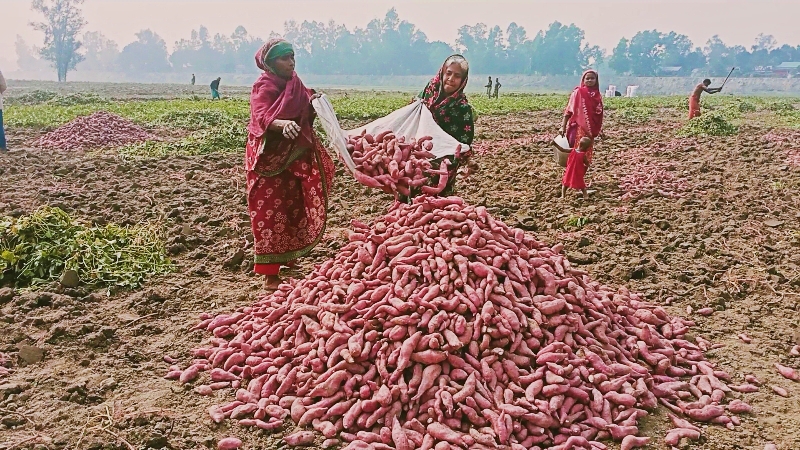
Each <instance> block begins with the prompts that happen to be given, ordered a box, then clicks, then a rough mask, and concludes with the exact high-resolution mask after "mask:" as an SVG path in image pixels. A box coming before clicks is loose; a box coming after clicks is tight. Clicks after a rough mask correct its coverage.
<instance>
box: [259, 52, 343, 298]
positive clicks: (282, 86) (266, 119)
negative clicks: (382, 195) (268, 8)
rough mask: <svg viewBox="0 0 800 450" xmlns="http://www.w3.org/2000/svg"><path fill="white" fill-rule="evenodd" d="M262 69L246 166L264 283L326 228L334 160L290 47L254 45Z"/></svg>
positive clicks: (272, 282)
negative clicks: (317, 127) (317, 130)
mask: <svg viewBox="0 0 800 450" xmlns="http://www.w3.org/2000/svg"><path fill="white" fill-rule="evenodd" d="M256 65H257V66H258V67H259V68H260V69H261V70H263V71H264V73H262V74H261V76H260V77H259V79H258V80H257V81H256V82H255V84H253V89H252V91H251V93H250V124H249V125H248V126H247V131H248V138H247V150H246V155H245V170H246V175H247V206H248V209H249V211H250V221H251V224H252V228H253V236H254V237H255V242H254V248H255V272H256V273H258V274H260V275H264V276H265V283H264V286H265V289H266V290H268V291H270V290H274V289H275V288H277V286H278V284H279V283H280V276H279V275H280V267H281V265H286V266H288V265H292V264H293V261H294V260H295V259H297V258H299V257H301V256H303V255H306V254H308V252H310V251H311V250H312V249H313V248H314V247H315V246H316V245H317V243H319V240H320V238H321V237H322V234H323V232H324V231H325V222H326V220H327V207H328V195H329V193H330V188H331V183H332V180H333V173H334V166H333V160H331V158H330V156H329V155H328V152H326V151H325V148H324V147H323V146H322V144H321V143H320V140H319V138H318V137H317V135H316V134H315V132H314V128H313V123H314V110H313V108H312V107H311V100H312V99H313V98H314V96H315V95H316V94H315V93H314V92H313V91H312V90H311V89H308V88H307V87H306V86H305V85H304V84H303V82H302V81H301V80H300V78H299V77H298V76H297V73H295V71H294V67H295V61H294V50H293V49H292V45H291V44H289V43H288V42H286V41H284V40H282V39H272V40H270V41H269V42H267V43H266V44H264V46H263V47H261V49H259V51H258V52H257V53H256Z"/></svg>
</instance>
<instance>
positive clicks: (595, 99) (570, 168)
mask: <svg viewBox="0 0 800 450" xmlns="http://www.w3.org/2000/svg"><path fill="white" fill-rule="evenodd" d="M599 85H600V80H599V79H598V76H597V72H595V71H594V70H587V71H586V72H584V73H583V76H582V77H581V85H580V86H578V87H576V88H575V90H574V91H572V95H571V96H570V97H569V103H568V104H567V108H566V109H565V110H564V121H563V123H562V124H561V135H562V136H566V137H567V140H568V141H569V145H570V147H571V148H572V152H570V154H569V158H568V159H567V168H566V170H564V177H563V178H562V179H561V196H562V197H563V196H564V195H565V194H566V191H567V188H571V189H578V190H580V191H582V192H583V196H584V198H586V181H585V179H584V177H585V176H586V170H587V169H588V168H589V165H590V164H591V162H592V153H593V152H594V141H595V139H596V138H597V136H599V135H600V133H601V132H602V130H603V96H602V95H601V94H600V87H599ZM581 141H583V144H581Z"/></svg>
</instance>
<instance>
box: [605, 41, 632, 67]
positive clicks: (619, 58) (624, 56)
mask: <svg viewBox="0 0 800 450" xmlns="http://www.w3.org/2000/svg"><path fill="white" fill-rule="evenodd" d="M629 45H630V41H628V40H627V39H625V38H622V39H620V40H619V43H618V44H617V46H616V47H614V51H613V52H612V53H611V58H610V59H609V60H608V65H609V67H610V68H611V70H613V71H614V72H617V73H619V74H625V73H628V72H630V71H631V56H630V55H629V54H628V46H629Z"/></svg>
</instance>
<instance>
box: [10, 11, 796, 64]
mask: <svg viewBox="0 0 800 450" xmlns="http://www.w3.org/2000/svg"><path fill="white" fill-rule="evenodd" d="M0 3H2V5H0V11H2V16H3V19H2V23H1V24H0V63H1V62H2V61H3V60H5V61H7V62H8V61H16V53H15V50H14V41H15V39H16V36H17V35H20V36H22V37H23V38H24V39H25V40H26V41H27V43H28V45H31V44H37V45H39V44H40V43H41V40H42V37H41V35H40V33H37V32H35V31H33V29H32V28H31V27H30V26H29V25H28V24H29V22H31V21H34V20H39V18H38V17H37V14H35V13H34V12H33V11H32V10H31V9H30V4H31V2H30V0H0ZM392 6H394V7H396V9H397V12H398V14H399V15H400V18H401V19H403V20H407V21H409V22H412V23H414V24H415V25H417V27H418V28H420V29H421V30H422V31H423V32H425V33H426V34H427V36H428V38H429V39H430V40H442V41H445V42H448V43H450V44H453V43H454V42H455V39H456V31H457V29H458V27H460V26H461V25H467V24H468V25H474V24H476V23H481V22H482V23H486V24H487V25H490V26H494V25H500V26H501V27H502V28H503V29H504V30H505V28H506V27H507V26H508V24H509V23H511V22H516V23H517V24H518V25H521V26H523V27H525V29H526V31H527V32H528V35H529V37H533V36H534V35H535V34H536V33H537V32H538V31H539V30H541V29H543V28H546V27H547V25H548V24H550V23H552V22H553V21H556V20H558V21H560V22H562V23H565V24H569V23H575V24H576V25H577V26H579V27H581V28H582V29H583V30H585V32H586V39H587V40H588V41H589V42H590V43H591V44H593V45H599V46H600V47H603V48H605V49H607V50H608V51H611V50H612V49H613V48H614V46H615V45H616V44H617V42H619V39H620V38H621V37H631V36H632V35H634V34H635V33H636V32H637V31H641V30H645V29H658V30H660V31H665V32H666V31H676V32H678V33H682V34H686V35H687V36H689V38H690V39H691V40H692V41H693V42H694V43H695V45H700V46H702V45H703V44H705V42H706V41H707V40H708V39H709V38H710V37H711V36H713V35H715V34H718V35H719V36H720V37H721V38H722V40H723V41H725V42H726V43H727V44H729V45H731V44H740V45H745V46H747V47H748V48H749V47H750V46H751V45H752V44H753V42H754V40H755V38H756V36H757V35H758V34H759V33H765V34H772V35H773V36H775V38H776V39H777V41H778V43H779V44H784V43H788V44H790V45H793V46H796V45H800V26H798V19H797V18H798V17H800V0H727V1H724V0H627V1H623V0H527V1H523V0H520V1H507V0H492V1H488V0H460V1H455V0H427V1H423V0H393V1H390V0H362V1H355V0H347V1H335V0H283V1H273V0H227V1H207V0H85V3H84V4H83V11H84V16H85V18H86V20H87V22H88V24H87V25H86V28H85V30H87V31H100V32H102V33H103V34H105V35H106V36H108V37H109V38H111V39H113V40H115V41H116V42H117V43H118V44H119V46H120V49H121V48H122V47H123V46H124V45H126V44H128V43H129V42H131V41H133V40H134V39H135V36H134V34H135V33H136V32H137V31H139V30H141V29H144V28H151V29H152V30H153V31H155V32H156V33H158V34H159V35H161V37H163V38H164V40H165V41H166V42H167V46H168V47H170V48H171V47H172V46H173V45H174V43H175V41H177V40H179V39H182V38H188V37H189V34H190V33H191V30H192V29H193V28H194V29H196V28H198V27H199V26H200V25H205V26H206V27H208V29H209V31H210V32H211V34H212V35H213V34H215V33H222V34H226V35H230V34H231V32H233V30H234V28H236V26H238V25H244V27H245V28H247V30H248V31H249V32H250V33H251V34H254V35H257V36H261V37H267V36H268V35H269V32H270V31H273V30H274V31H277V32H281V31H282V30H283V23H284V21H286V20H289V19H294V20H297V21H303V20H317V21H325V22H327V21H329V20H334V21H336V22H337V23H344V24H345V25H347V27H348V28H350V29H351V30H352V29H353V28H355V27H364V26H366V24H367V23H368V22H369V21H370V20H372V19H374V18H377V17H383V16H384V15H385V14H386V11H388V10H389V8H391V7H392Z"/></svg>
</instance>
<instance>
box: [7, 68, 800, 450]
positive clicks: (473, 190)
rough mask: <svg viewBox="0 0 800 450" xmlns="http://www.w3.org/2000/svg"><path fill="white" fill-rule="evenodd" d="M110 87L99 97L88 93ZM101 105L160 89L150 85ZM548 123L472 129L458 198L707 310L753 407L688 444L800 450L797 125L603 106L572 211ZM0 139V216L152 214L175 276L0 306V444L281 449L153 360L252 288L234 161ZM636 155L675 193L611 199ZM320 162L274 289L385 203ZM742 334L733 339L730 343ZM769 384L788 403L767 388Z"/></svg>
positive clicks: (611, 274)
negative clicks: (310, 220)
mask: <svg viewBox="0 0 800 450" xmlns="http://www.w3.org/2000/svg"><path fill="white" fill-rule="evenodd" d="M83 86H84V87H85V89H94V87H93V86H92V85H90V84H85V85H83ZM112 88H113V87H108V86H105V87H99V89H101V91H102V92H101V94H103V95H108V92H109V89H112ZM113 89H116V88H113ZM116 92H117V94H119V96H120V97H126V96H128V97H135V98H143V97H147V96H151V95H152V96H155V95H161V96H169V95H170V94H171V93H175V91H173V90H172V88H171V87H169V86H165V87H160V88H158V89H156V90H155V91H151V92H147V93H144V92H141V91H139V88H138V87H131V88H130V89H124V90H122V91H120V90H116ZM120 92H124V94H121V93H120ZM203 92H205V91H204V90H203ZM223 93H224V91H223ZM243 93H244V92H240V94H243ZM559 119H560V117H559V112H558V111H550V112H543V113H530V114H515V115H510V116H495V117H492V116H481V117H480V119H479V121H478V123H477V128H478V137H477V139H476V144H478V148H479V149H480V150H481V151H482V152H484V153H485V154H483V155H480V156H476V161H477V163H478V165H479V170H478V171H477V172H476V173H475V174H473V175H472V176H471V177H470V178H469V179H468V180H464V181H460V182H459V184H458V192H457V193H458V195H460V196H462V197H463V198H464V199H465V200H466V201H467V202H470V203H472V204H485V205H486V206H487V208H488V210H489V212H490V213H492V214H494V215H495V217H499V218H501V219H502V220H504V221H505V222H506V223H508V224H509V225H513V226H520V227H524V228H526V229H527V230H529V231H530V232H532V233H535V234H536V235H537V236H538V238H539V239H541V240H543V241H545V242H549V243H553V244H555V243H558V242H563V243H564V244H565V246H566V250H565V251H566V253H567V255H568V256H569V258H570V259H571V261H573V263H574V264H577V265H580V266H581V267H583V268H586V270H588V271H589V273H590V275H591V276H592V277H593V278H595V279H597V280H599V281H601V282H603V283H607V284H609V285H613V286H617V285H625V286H628V287H629V288H630V289H631V290H632V291H638V292H641V293H643V294H644V296H645V297H646V298H648V299H649V300H651V301H653V302H656V303H659V304H663V305H667V306H666V308H667V310H668V311H669V312H670V313H672V314H675V315H684V316H685V315H686V314H687V307H692V308H693V309H695V310H696V309H698V308H701V307H705V306H710V307H712V308H714V309H715V310H716V311H715V313H714V314H713V315H711V316H710V317H700V316H696V315H694V314H693V315H692V318H693V319H695V320H696V321H697V323H698V326H697V328H696V329H694V333H695V334H696V335H701V336H703V337H705V338H706V339H708V340H710V341H712V342H714V343H720V344H724V347H723V348H720V349H718V350H713V351H711V352H710V353H709V355H710V357H711V359H712V361H714V362H715V363H716V364H717V365H718V366H720V367H721V368H722V369H723V370H726V371H728V373H730V374H732V376H733V377H734V383H736V384H738V383H739V382H741V381H742V380H743V377H744V375H746V374H755V375H756V376H757V377H758V378H759V379H761V380H762V381H763V382H764V383H765V386H764V387H762V388H761V390H760V392H758V393H754V394H745V395H742V394H736V396H737V397H742V398H744V399H746V401H747V402H749V403H751V404H752V405H753V406H754V407H755V409H756V414H755V415H745V416H743V417H742V422H743V423H742V426H741V427H738V428H737V429H736V431H728V430H726V429H725V428H723V427H720V426H710V427H708V428H707V430H705V431H704V437H703V441H702V442H701V443H699V444H695V445H693V446H691V447H689V448H693V449H695V448H696V449H714V450H723V449H759V450H760V449H762V448H764V444H765V443H766V442H774V443H776V444H777V446H778V448H779V449H782V450H783V449H786V450H789V449H798V448H800V431H799V430H800V414H798V411H800V384H799V383H792V382H790V381H788V380H786V379H784V378H782V377H781V376H780V375H779V374H778V373H777V371H776V370H775V369H774V368H773V367H772V366H773V363H775V362H781V363H784V364H787V365H791V366H793V367H798V365H800V358H792V357H791V356H789V349H790V348H791V347H792V346H793V345H795V344H800V311H799V310H798V306H800V225H798V223H800V200H798V199H799V198H800V197H798V195H797V192H799V191H800V167H796V166H793V165H791V164H788V163H787V161H786V153H787V151H788V150H789V149H792V148H795V149H796V148H798V147H800V130H796V129H795V130H790V129H779V128H771V127H767V126H766V125H764V124H762V122H761V121H760V119H759V118H758V117H757V116H756V115H755V114H754V115H753V116H752V117H749V116H748V123H749V125H746V126H744V127H743V128H742V130H741V133H740V134H739V135H738V136H734V137H726V138H677V137H675V130H676V129H677V128H678V127H679V126H680V124H681V123H682V121H683V120H684V118H683V116H682V115H679V113H678V112H677V111H674V110H664V111H661V112H660V113H659V114H658V115H657V117H656V118H655V119H654V120H651V121H649V122H647V123H646V124H642V125H633V126H632V125H629V124H626V123H622V122H621V121H620V120H619V119H618V118H617V117H615V115H614V113H613V111H612V112H610V113H609V114H608V118H607V122H606V125H605V130H606V138H605V139H604V140H603V141H602V143H600V144H599V145H598V147H597V149H596V153H595V164H594V165H593V166H592V168H591V169H590V174H589V176H590V178H591V180H592V186H591V196H590V198H589V200H588V201H583V200H579V199H577V197H576V195H575V194H574V193H573V194H572V195H571V196H570V197H569V198H568V199H566V200H561V199H559V198H558V194H559V191H560V173H561V171H560V169H559V168H558V167H557V166H556V164H555V163H554V162H553V155H552V150H551V148H550V147H549V146H548V144H547V142H548V141H549V139H550V138H551V137H552V133H553V131H554V128H555V126H556V125H557V124H558V123H559ZM751 119H752V120H751ZM8 136H9V144H10V146H11V148H12V151H11V152H10V153H8V154H0V180H2V182H0V216H3V215H19V214H22V213H27V212H30V211H31V210H33V209H34V208H36V207H38V206H40V205H51V206H60V207H61V208H63V209H64V210H65V211H67V212H69V213H70V214H72V215H74V216H75V217H77V218H81V219H86V220H92V221H95V222H98V223H107V222H116V223H121V224H133V223H137V222H140V221H160V222H161V223H162V224H163V227H165V228H166V229H169V230H171V231H170V240H169V248H170V252H171V253H172V254H173V255H174V256H173V260H174V262H175V263H176V264H177V265H178V267H179V270H178V271H177V272H176V273H174V274H172V275H170V276H166V277H161V278H158V279H153V280H151V281H150V282H148V283H147V285H146V286H145V287H144V288H142V289H140V290H138V291H135V292H124V293H120V294H115V295H113V296H111V297H108V296H107V295H105V293H104V292H103V291H97V292H87V291H86V290H81V289H80V288H79V289H76V290H69V289H68V290H64V289H62V288H61V287H60V286H58V285H57V284H55V285H53V286H51V287H50V288H49V289H44V290H39V291H32V292H18V293H16V296H14V297H11V298H6V297H4V296H0V330H2V332H0V352H5V353H7V354H9V355H11V356H12V357H13V359H14V361H15V367H14V369H15V371H14V372H13V373H12V374H11V376H9V377H7V378H0V449H7V450H10V449H26V448H35V449H45V448H49V449H54V448H58V449H61V448H70V449H76V448H80V449H93V450H99V449H133V448H137V449H138V448H156V449H158V448H164V447H167V448H174V449H186V448H210V447H212V446H214V445H215V444H216V441H217V440H218V439H219V438H222V437H225V436H228V435H235V436H238V437H240V438H241V439H242V440H243V441H244V442H245V448H282V446H283V445H284V444H282V443H281V442H280V439H279V438H280V434H276V435H268V434H262V433H261V432H255V431H253V430H250V429H243V428H240V427H239V426H237V425H235V424H232V423H230V422H228V421H226V422H224V423H223V424H220V425H215V424H213V423H212V422H211V420H210V418H209V416H208V413H207V408H208V407H209V406H210V405H212V404H218V403H220V402H222V401H224V400H225V399H229V398H230V397H231V395H232V394H231V392H230V391H229V390H222V391H218V392H216V393H215V396H212V397H201V396H199V395H197V394H195V393H193V392H192V391H191V389H190V388H186V389H184V387H183V386H181V385H180V384H178V383H176V382H172V381H168V380H165V379H163V378H162V377H163V375H164V374H165V372H166V369H167V367H168V364H167V363H165V362H164V361H163V360H162V358H163V356H164V355H171V356H173V357H175V358H176V359H179V360H181V361H183V362H186V361H188V360H190V359H191V355H190V353H189V350H190V349H191V348H192V347H194V346H196V345H198V344H199V343H201V342H202V341H203V340H204V339H207V338H208V336H207V334H206V333H204V332H200V331H187V330H189V328H191V327H192V326H193V325H195V324H196V323H197V317H198V315H199V314H200V313H201V312H210V313H219V312H227V311H232V310H234V309H235V308H238V307H241V306H245V305H248V304H250V303H252V302H253V301H254V299H256V298H257V296H258V294H259V288H260V284H261V280H260V279H259V278H258V277H256V276H255V275H254V274H253V273H252V272H251V268H252V256H251V248H250V247H249V245H250V242H251V241H250V240H251V239H252V238H251V236H250V229H249V226H250V224H249V220H248V216H247V213H246V207H245V197H244V173H243V170H242V167H241V166H242V164H241V163H242V156H241V155H225V156H221V155H212V156H203V157H168V158H163V159H151V160H125V159H122V158H120V157H118V156H116V155H114V154H113V153H105V154H98V153H87V154H84V153H78V152H63V151H42V150H34V149H31V148H30V147H29V144H30V142H32V141H33V140H34V139H35V138H36V137H37V135H36V134H35V133H31V132H23V133H18V132H17V131H15V130H9V131H8ZM636 160H640V161H641V162H642V163H643V164H645V165H650V166H654V165H658V167H663V168H664V170H665V171H667V172H668V173H669V174H671V175H672V176H674V177H675V178H680V179H684V182H685V185H686V189H685V191H683V192H682V197H680V198H666V197H663V196H661V195H658V194H655V195H646V196H644V197H642V198H639V199H635V200H629V201H623V200H621V199H620V197H621V196H622V195H623V192H621V191H620V189H619V187H618V181H619V180H618V178H619V177H621V176H624V175H625V174H626V173H628V172H629V171H630V170H632V168H633V166H632V164H633V163H634V162H635V161H636ZM337 164H338V162H337ZM637 167H640V166H637ZM338 168H339V170H338V172H337V175H338V178H337V179H336V180H335V190H334V192H333V194H332V201H331V211H330V216H329V225H328V228H327V232H326V237H325V239H324V240H323V243H322V244H321V245H320V246H318V247H317V248H316V249H315V250H314V252H313V253H312V254H311V255H310V256H309V257H307V258H305V259H304V260H302V267H300V268H298V269H296V270H295V271H293V272H290V275H292V276H296V277H301V276H303V275H304V274H306V273H308V272H309V271H310V269H311V267H312V266H313V265H314V264H318V263H321V262H322V261H324V260H325V259H326V258H327V257H329V256H331V255H332V254H334V252H335V251H336V250H337V249H338V248H339V247H340V246H341V245H342V244H343V243H344V241H345V231H346V229H347V228H348V226H349V222H350V220H351V219H353V218H359V219H361V220H363V221H367V220H371V219H373V218H375V217H378V216H380V215H382V212H384V211H385V210H386V208H387V207H388V206H389V205H390V202H391V198H390V197H387V196H385V195H383V194H376V192H375V191H368V190H366V189H365V188H363V187H361V186H360V185H357V184H356V183H355V181H354V180H353V179H352V177H351V176H349V175H348V174H346V173H344V172H342V170H343V169H342V168H341V165H338ZM579 218H582V219H583V220H576V219H579ZM583 222H586V223H585V224H583ZM185 225H188V227H187V226H185ZM239 250H244V254H245V256H244V258H243V259H242V258H241V254H239V255H237V252H238V251H239ZM0 292H2V291H0ZM6 292H8V291H6ZM742 332H744V333H747V335H749V336H750V337H751V338H752V340H753V341H752V343H751V344H745V343H743V342H742V341H740V340H739V339H738V338H737V337H736V335H737V334H738V333H742ZM23 345H28V346H35V347H37V348H40V349H43V350H44V354H43V357H42V358H37V356H38V355H35V351H34V352H30V351H29V350H30V349H27V350H26V351H25V352H24V353H25V355H24V356H25V357H30V360H31V362H30V363H27V362H25V361H24V360H23V358H22V356H23V355H21V354H20V351H19V348H20V346H23ZM30 353H34V354H32V355H31V354H30ZM17 363H19V365H18V366H17ZM772 384H774V385H779V386H783V387H784V388H786V389H787V390H788V391H789V393H790V396H789V397H788V398H782V397H779V396H777V395H775V394H773V393H772V391H771V390H770V389H769V385H772ZM643 423H644V427H643V430H644V431H643V434H644V435H648V436H653V437H654V438H655V439H654V441H653V444H651V445H650V446H649V447H647V448H652V449H656V448H664V444H663V436H664V432H665V430H667V429H668V428H670V426H669V422H668V420H667V419H666V414H665V413H664V411H663V410H660V412H659V413H657V414H655V415H653V416H650V417H647V418H645V419H643ZM609 448H618V447H616V446H615V444H610V445H609Z"/></svg>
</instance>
